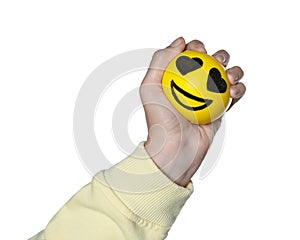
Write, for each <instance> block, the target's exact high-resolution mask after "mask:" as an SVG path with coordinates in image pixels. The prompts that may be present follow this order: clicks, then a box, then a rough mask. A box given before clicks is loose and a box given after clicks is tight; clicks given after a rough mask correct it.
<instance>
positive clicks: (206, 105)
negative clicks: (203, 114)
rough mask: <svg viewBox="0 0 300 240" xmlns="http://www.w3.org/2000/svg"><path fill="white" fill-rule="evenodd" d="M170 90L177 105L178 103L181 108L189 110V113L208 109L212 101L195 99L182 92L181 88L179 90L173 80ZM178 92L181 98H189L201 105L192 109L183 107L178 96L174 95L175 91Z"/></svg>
mask: <svg viewBox="0 0 300 240" xmlns="http://www.w3.org/2000/svg"><path fill="white" fill-rule="evenodd" d="M171 90H172V95H173V97H174V99H175V100H176V102H177V103H179V104H180V105H181V106H182V107H184V108H185V109H188V110H191V111H198V110H202V109H204V108H206V107H208V106H209V105H210V104H211V103H212V102H213V101H212V100H210V99H204V98H200V97H197V96H195V95H192V94H190V93H188V92H186V91H184V90H183V89H182V88H180V87H179V86H178V85H177V84H176V83H175V82H174V80H172V81H171ZM175 90H176V91H177V92H179V93H180V94H182V95H183V96H185V97H187V98H190V99H192V100H195V101H197V102H200V103H203V104H202V105H200V106H196V107H192V106H188V105H185V104H184V103H182V102H181V101H180V100H179V98H178V95H176V91H175Z"/></svg>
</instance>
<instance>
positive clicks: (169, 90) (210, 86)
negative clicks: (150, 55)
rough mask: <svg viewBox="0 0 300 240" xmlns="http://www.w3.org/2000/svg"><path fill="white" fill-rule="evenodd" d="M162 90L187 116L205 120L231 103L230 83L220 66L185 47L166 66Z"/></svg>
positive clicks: (208, 121) (218, 114)
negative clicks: (184, 49)
mask: <svg viewBox="0 0 300 240" xmlns="http://www.w3.org/2000/svg"><path fill="white" fill-rule="evenodd" d="M162 87H163V90H164V92H165V94H166V96H167V98H168V99H169V101H170V102H171V103H172V105H173V106H174V107H175V108H176V109H177V111H178V112H180V113H181V114H182V115H183V116H184V117H185V118H186V119H188V120H189V121H190V122H192V123H196V124H207V123H210V122H213V121H214V120H216V119H218V118H219V117H221V116H222V115H223V114H224V112H225V111H226V109H227V108H228V106H229V103H230V93H229V88H230V83H229V80H228V78H227V74H226V72H225V69H224V68H223V66H222V65H221V64H220V63H219V62H218V61H217V60H216V59H215V58H213V57H211V56H209V55H207V54H205V53H200V52H196V51H189V50H186V51H184V52H182V53H181V54H179V55H178V56H176V57H175V58H174V59H173V60H172V61H171V62H170V63H169V65H168V66H167V68H166V70H165V73H164V76H163V78H162Z"/></svg>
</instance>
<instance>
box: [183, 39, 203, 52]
mask: <svg viewBox="0 0 300 240" xmlns="http://www.w3.org/2000/svg"><path fill="white" fill-rule="evenodd" d="M186 49H187V50H192V51H198V52H202V53H207V51H206V49H205V46H204V44H203V42H201V41H199V40H193V41H191V42H189V43H188V44H187V45H186Z"/></svg>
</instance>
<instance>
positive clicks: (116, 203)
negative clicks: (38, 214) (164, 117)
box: [30, 142, 193, 240]
mask: <svg viewBox="0 0 300 240" xmlns="http://www.w3.org/2000/svg"><path fill="white" fill-rule="evenodd" d="M192 190H193V187H192V184H189V185H188V186H187V187H186V188H183V187H181V186H178V185H177V184H175V183H173V182H172V181H170V180H169V179H168V178H167V177H166V176H165V175H164V174H163V173H162V172H161V171H160V170H159V169H158V168H157V166H156V165H155V164H154V163H153V161H152V159H151V158H150V157H149V155H148V154H147V152H146V151H145V148H144V142H142V143H140V144H139V145H138V147H137V148H136V150H135V151H134V152H133V153H132V154H131V156H129V157H127V158H126V159H124V160H123V161H121V162H120V163H119V164H117V165H115V166H113V167H112V168H110V169H108V170H105V171H101V172H100V173H98V174H97V175H96V176H95V177H94V178H93V181H92V182H91V183H90V184H88V185H86V186H85V187H83V188H82V189H81V190H80V191H79V192H77V193H76V194H75V195H74V196H73V197H72V198H71V199H70V200H69V201H68V202H67V203H66V204H65V205H64V206H63V207H62V208H61V209H60V210H59V212H58V213H57V214H56V215H55V216H54V217H53V219H52V220H51V221H50V222H49V224H48V225H47V227H46V229H45V230H44V231H43V232H41V233H40V234H38V235H37V236H35V237H33V238H32V239H30V240H52V239H53V240H69V239H70V240H77V239H78V240H82V239H88V240H94V239H95V240H96V239H97V240H99V239H124V240H125V239H126V240H127V239H130V240H135V239H137V240H140V239H144V240H148V239H149V240H155V239H157V240H160V239H164V238H165V237H166V235H167V233H168V231H169V229H170V227H171V226H172V224H173V222H174V221H175V219H176V216H177V215H178V213H179V211H180V209H181V208H182V206H183V205H184V203H185V201H186V200H187V199H188V197H189V196H190V195H191V193H192Z"/></svg>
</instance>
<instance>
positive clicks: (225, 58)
mask: <svg viewBox="0 0 300 240" xmlns="http://www.w3.org/2000/svg"><path fill="white" fill-rule="evenodd" d="M212 56H213V57H214V58H215V59H217V60H218V61H219V62H220V63H221V64H222V65H223V66H224V67H226V66H227V65H228V62H229V59H230V55H229V53H228V52H226V51H225V50H219V51H217V52H216V53H215V54H213V55H212Z"/></svg>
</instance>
